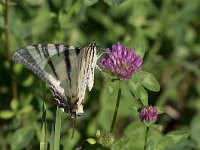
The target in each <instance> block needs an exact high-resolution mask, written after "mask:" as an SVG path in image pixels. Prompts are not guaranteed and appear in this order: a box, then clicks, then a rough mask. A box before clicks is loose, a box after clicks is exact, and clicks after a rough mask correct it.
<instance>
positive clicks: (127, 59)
mask: <svg viewBox="0 0 200 150" xmlns="http://www.w3.org/2000/svg"><path fill="white" fill-rule="evenodd" d="M141 65H142V58H141V57H140V56H139V55H137V54H136V53H135V52H134V50H133V49H132V48H130V50H128V49H127V47H125V46H122V45H121V44H120V43H119V42H117V43H116V44H114V45H112V49H109V48H106V56H105V57H103V58H102V59H101V67H102V68H103V69H104V70H107V71H109V72H111V73H112V74H113V75H114V76H116V77H117V78H119V79H120V80H121V81H123V80H124V79H129V78H131V76H132V75H133V74H134V73H136V72H139V71H140V70H141Z"/></svg>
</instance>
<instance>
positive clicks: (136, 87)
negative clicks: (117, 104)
mask: <svg viewBox="0 0 200 150" xmlns="http://www.w3.org/2000/svg"><path fill="white" fill-rule="evenodd" d="M129 88H130V91H131V92H132V93H133V94H134V95H135V97H136V99H138V98H140V100H141V102H142V104H143V105H145V106H146V105H148V94H147V92H146V90H145V89H144V88H143V86H142V85H141V83H140V80H139V78H138V76H137V74H135V75H133V76H132V78H131V79H130V80H129Z"/></svg>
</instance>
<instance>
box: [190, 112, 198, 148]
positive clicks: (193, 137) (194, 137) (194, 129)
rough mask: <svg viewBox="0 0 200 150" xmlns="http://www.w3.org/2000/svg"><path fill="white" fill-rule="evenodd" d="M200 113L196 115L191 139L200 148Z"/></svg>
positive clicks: (193, 120)
mask: <svg viewBox="0 0 200 150" xmlns="http://www.w3.org/2000/svg"><path fill="white" fill-rule="evenodd" d="M199 133H200V113H198V114H197V115H195V117H194V118H193V119H192V122H191V137H192V139H193V140H194V141H195V142H196V143H197V145H198V147H199V148H200V136H199Z"/></svg>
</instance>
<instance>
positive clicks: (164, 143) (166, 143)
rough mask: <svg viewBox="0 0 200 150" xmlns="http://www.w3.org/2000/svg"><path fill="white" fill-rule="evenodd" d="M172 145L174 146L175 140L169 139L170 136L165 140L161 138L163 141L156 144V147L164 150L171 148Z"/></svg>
mask: <svg viewBox="0 0 200 150" xmlns="http://www.w3.org/2000/svg"><path fill="white" fill-rule="evenodd" d="M170 145H173V140H172V138H170V137H168V136H164V137H163V138H161V140H160V141H159V142H158V143H157V144H156V146H157V147H158V148H159V149H164V148H167V147H169V146H170Z"/></svg>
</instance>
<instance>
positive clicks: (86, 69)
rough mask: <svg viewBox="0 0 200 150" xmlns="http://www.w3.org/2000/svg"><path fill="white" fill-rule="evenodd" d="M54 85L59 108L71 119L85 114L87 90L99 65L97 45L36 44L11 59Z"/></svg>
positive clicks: (53, 89)
mask: <svg viewBox="0 0 200 150" xmlns="http://www.w3.org/2000/svg"><path fill="white" fill-rule="evenodd" d="M12 59H13V61H14V62H16V63H20V64H23V65H24V66H25V67H26V68H28V69H29V70H31V71H33V72H34V73H35V74H36V75H37V76H39V77H40V78H41V79H42V80H43V81H45V82H46V83H48V84H49V85H50V86H51V92H52V94H53V96H54V98H55V100H57V101H58V106H59V107H60V108H62V109H63V110H64V111H65V112H67V113H69V114H70V115H71V116H72V117H74V116H81V115H82V114H83V101H84V96H85V91H86V87H88V89H89V90H91V89H92V87H93V83H94V69H95V66H96V62H97V53H96V43H94V42H93V43H91V44H90V45H89V46H87V47H84V48H81V49H80V48H78V47H74V46H68V45H60V44H36V45H31V46H27V47H24V48H21V49H19V50H17V51H16V52H15V53H14V54H13V57H12Z"/></svg>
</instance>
